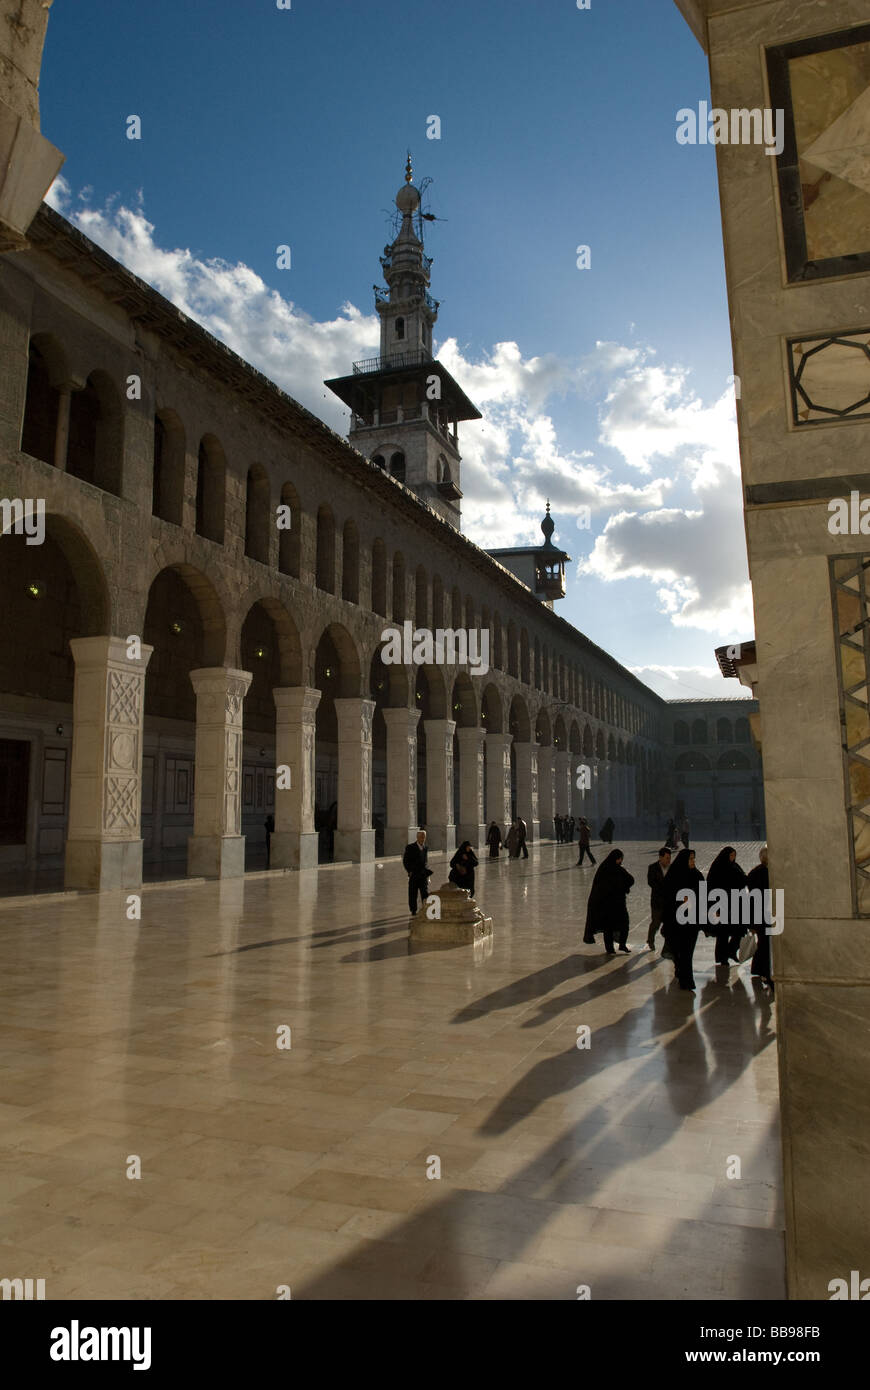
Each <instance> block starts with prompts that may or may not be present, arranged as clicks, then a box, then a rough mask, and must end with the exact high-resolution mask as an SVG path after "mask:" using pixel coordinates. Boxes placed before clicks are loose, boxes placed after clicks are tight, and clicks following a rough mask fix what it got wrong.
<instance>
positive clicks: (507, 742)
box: [484, 729, 514, 748]
mask: <svg viewBox="0 0 870 1390" xmlns="http://www.w3.org/2000/svg"><path fill="white" fill-rule="evenodd" d="M484 733H485V734H486V741H487V743H491V744H492V746H493V748H496V747H497V746H498V745H499V744H501V745H502V747H504V748H510V747H511V745H512V744H513V741H514V736H513V734H496V733H492V732H491V731H490V730H489V729H484Z"/></svg>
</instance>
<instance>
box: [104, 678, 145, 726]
mask: <svg viewBox="0 0 870 1390" xmlns="http://www.w3.org/2000/svg"><path fill="white" fill-rule="evenodd" d="M141 689H142V678H141V676H134V675H128V674H127V673H126V672H124V671H110V673H109V723H110V724H134V725H136V727H137V728H138V725H139V698H140V691H141Z"/></svg>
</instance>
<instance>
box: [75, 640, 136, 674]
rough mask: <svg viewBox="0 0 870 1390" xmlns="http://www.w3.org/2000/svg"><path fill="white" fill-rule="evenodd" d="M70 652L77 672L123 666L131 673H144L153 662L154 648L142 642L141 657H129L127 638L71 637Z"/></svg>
mask: <svg viewBox="0 0 870 1390" xmlns="http://www.w3.org/2000/svg"><path fill="white" fill-rule="evenodd" d="M69 646H70V651H71V652H72V654H73V660H74V662H75V664H76V670H77V671H95V670H98V669H99V670H102V669H105V668H106V667H108V666H116V667H120V666H123V667H125V668H126V669H128V670H131V671H144V670H145V668H146V666H147V665H148V662H149V661H150V660H151V653H152V652H153V651H154V648H153V647H149V646H148V643H147V642H140V644H139V650H140V651H141V653H142V655H141V656H140V657H130V656H128V655H127V648H128V642H127V638H126V637H110V636H105V637H71V638H70V644H69Z"/></svg>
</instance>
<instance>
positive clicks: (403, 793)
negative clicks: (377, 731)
mask: <svg viewBox="0 0 870 1390" xmlns="http://www.w3.org/2000/svg"><path fill="white" fill-rule="evenodd" d="M381 714H382V715H383V716H384V723H385V724H386V726H387V824H386V827H385V829H384V853H385V854H401V853H402V852H403V850H404V848H405V846H406V845H409V844H410V843H411V841H412V840H414V839H415V838H416V835H417V824H418V822H417V725H418V723H419V721H420V711H419V710H418V709H382V710H381Z"/></svg>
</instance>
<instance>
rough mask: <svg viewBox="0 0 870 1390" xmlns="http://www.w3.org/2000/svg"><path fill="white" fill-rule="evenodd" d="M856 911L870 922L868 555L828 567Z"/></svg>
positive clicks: (869, 560)
mask: <svg viewBox="0 0 870 1390" xmlns="http://www.w3.org/2000/svg"><path fill="white" fill-rule="evenodd" d="M831 568H832V583H833V587H834V613H835V622H836V628H837V664H838V670H839V677H840V699H841V705H840V719H841V725H842V731H843V752H844V757H845V777H846V807H847V810H848V814H849V827H850V830H851V837H852V870H853V891H854V896H855V907H856V911H857V913H858V915H859V916H862V917H870V589H868V581H867V573H868V569H870V555H847V556H843V557H840V558H838V559H835V560H833V561H832V562H831Z"/></svg>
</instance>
